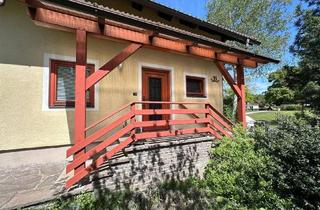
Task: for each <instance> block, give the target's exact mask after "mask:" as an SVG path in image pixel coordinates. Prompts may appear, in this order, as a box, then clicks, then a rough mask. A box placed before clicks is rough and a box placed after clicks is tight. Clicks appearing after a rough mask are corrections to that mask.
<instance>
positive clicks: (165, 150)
mask: <svg viewBox="0 0 320 210" xmlns="http://www.w3.org/2000/svg"><path fill="white" fill-rule="evenodd" d="M170 141H175V139H173V138H172V137H171V139H166V140H164V141H161V143H150V142H149V141H148V142H145V143H144V144H141V143H139V144H136V145H132V146H130V147H129V148H127V149H126V151H124V153H123V154H121V155H120V156H119V155H118V156H117V157H116V158H114V159H111V160H110V161H108V162H106V163H105V164H104V165H102V166H101V167H99V168H98V169H97V170H95V171H93V172H92V174H91V175H90V177H88V178H86V179H85V180H83V181H82V182H81V184H80V185H79V186H84V187H86V186H91V187H89V188H87V189H90V188H92V189H93V190H94V192H95V194H96V195H97V197H98V198H99V197H101V196H105V195H106V193H107V192H108V191H109V190H127V191H132V190H133V191H144V190H147V189H149V187H150V186H155V185H158V184H160V183H163V182H169V181H172V180H176V181H182V180H185V179H186V178H188V177H190V176H194V177H201V176H202V174H203V171H204V168H205V165H206V164H207V163H208V160H209V155H208V149H209V148H210V147H211V144H212V139H210V140H208V139H207V140H206V141H202V142H196V143H195V142H193V143H190V142H189V143H186V142H184V141H185V139H184V140H181V141H180V142H181V144H179V145H170V144H171V142H170ZM187 141H188V140H187ZM73 189H74V190H76V189H77V186H75V187H73ZM73 189H72V190H73ZM71 192H72V191H71Z"/></svg>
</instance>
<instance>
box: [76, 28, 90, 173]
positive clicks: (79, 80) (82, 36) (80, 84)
mask: <svg viewBox="0 0 320 210" xmlns="http://www.w3.org/2000/svg"><path fill="white" fill-rule="evenodd" d="M86 65H87V32H86V31H84V30H77V31H76V68H75V115H74V141H75V142H74V143H75V144H76V143H79V142H81V141H84V140H85V138H86V134H85V129H86ZM84 153H85V151H84V149H83V150H80V151H79V152H77V153H76V154H75V155H74V159H77V157H79V156H81V155H83V154H84ZM84 167H85V164H81V165H80V166H79V167H77V168H76V169H75V172H74V173H75V174H77V172H79V171H80V170H81V169H84Z"/></svg>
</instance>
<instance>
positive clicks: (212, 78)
mask: <svg viewBox="0 0 320 210" xmlns="http://www.w3.org/2000/svg"><path fill="white" fill-rule="evenodd" d="M219 81H220V80H219V79H218V77H217V76H215V75H214V76H212V77H211V82H219Z"/></svg>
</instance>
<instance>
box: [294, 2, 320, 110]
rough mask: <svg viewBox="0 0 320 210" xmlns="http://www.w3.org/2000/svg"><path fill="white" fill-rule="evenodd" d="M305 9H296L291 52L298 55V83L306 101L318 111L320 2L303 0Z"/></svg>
mask: <svg viewBox="0 0 320 210" xmlns="http://www.w3.org/2000/svg"><path fill="white" fill-rule="evenodd" d="M305 2H307V3H309V4H310V7H309V8H307V9H302V8H301V7H298V8H297V10H296V15H297V22H296V26H297V27H298V33H297V35H296V39H295V43H294V45H293V46H292V49H291V50H292V52H294V53H295V54H296V55H298V56H299V57H300V62H299V68H300V69H301V73H300V74H299V77H298V78H299V79H300V80H299V81H298V85H299V86H300V89H301V90H302V93H301V95H302V96H303V98H304V99H305V101H306V102H307V103H310V104H311V105H312V107H313V108H315V109H316V110H318V112H320V38H319V37H320V3H319V1H316V0H305Z"/></svg>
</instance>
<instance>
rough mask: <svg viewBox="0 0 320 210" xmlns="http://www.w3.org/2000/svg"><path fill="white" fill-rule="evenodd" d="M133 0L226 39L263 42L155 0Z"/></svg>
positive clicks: (242, 41)
mask: <svg viewBox="0 0 320 210" xmlns="http://www.w3.org/2000/svg"><path fill="white" fill-rule="evenodd" d="M131 1H132V2H135V3H137V4H141V5H143V6H146V7H150V8H152V9H154V10H157V11H159V12H163V13H165V14H168V15H171V16H173V17H177V18H179V19H182V20H185V21H188V22H191V23H192V24H195V25H197V26H198V27H203V28H205V29H207V30H209V31H212V32H214V33H216V34H219V35H222V36H224V37H225V38H226V39H229V40H234V41H238V42H240V43H243V44H246V43H247V40H248V41H249V43H250V44H257V45H259V44H260V43H261V42H260V41H258V40H257V39H256V38H254V37H252V36H248V35H246V34H243V33H240V32H237V31H235V30H232V29H230V28H227V27H225V26H222V25H220V24H217V23H212V22H208V21H205V20H201V19H199V18H196V17H194V16H192V15H189V14H186V13H184V12H182V11H179V10H176V9H173V8H170V7H168V6H166V5H163V4H160V3H157V2H155V1H151V0H131Z"/></svg>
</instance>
